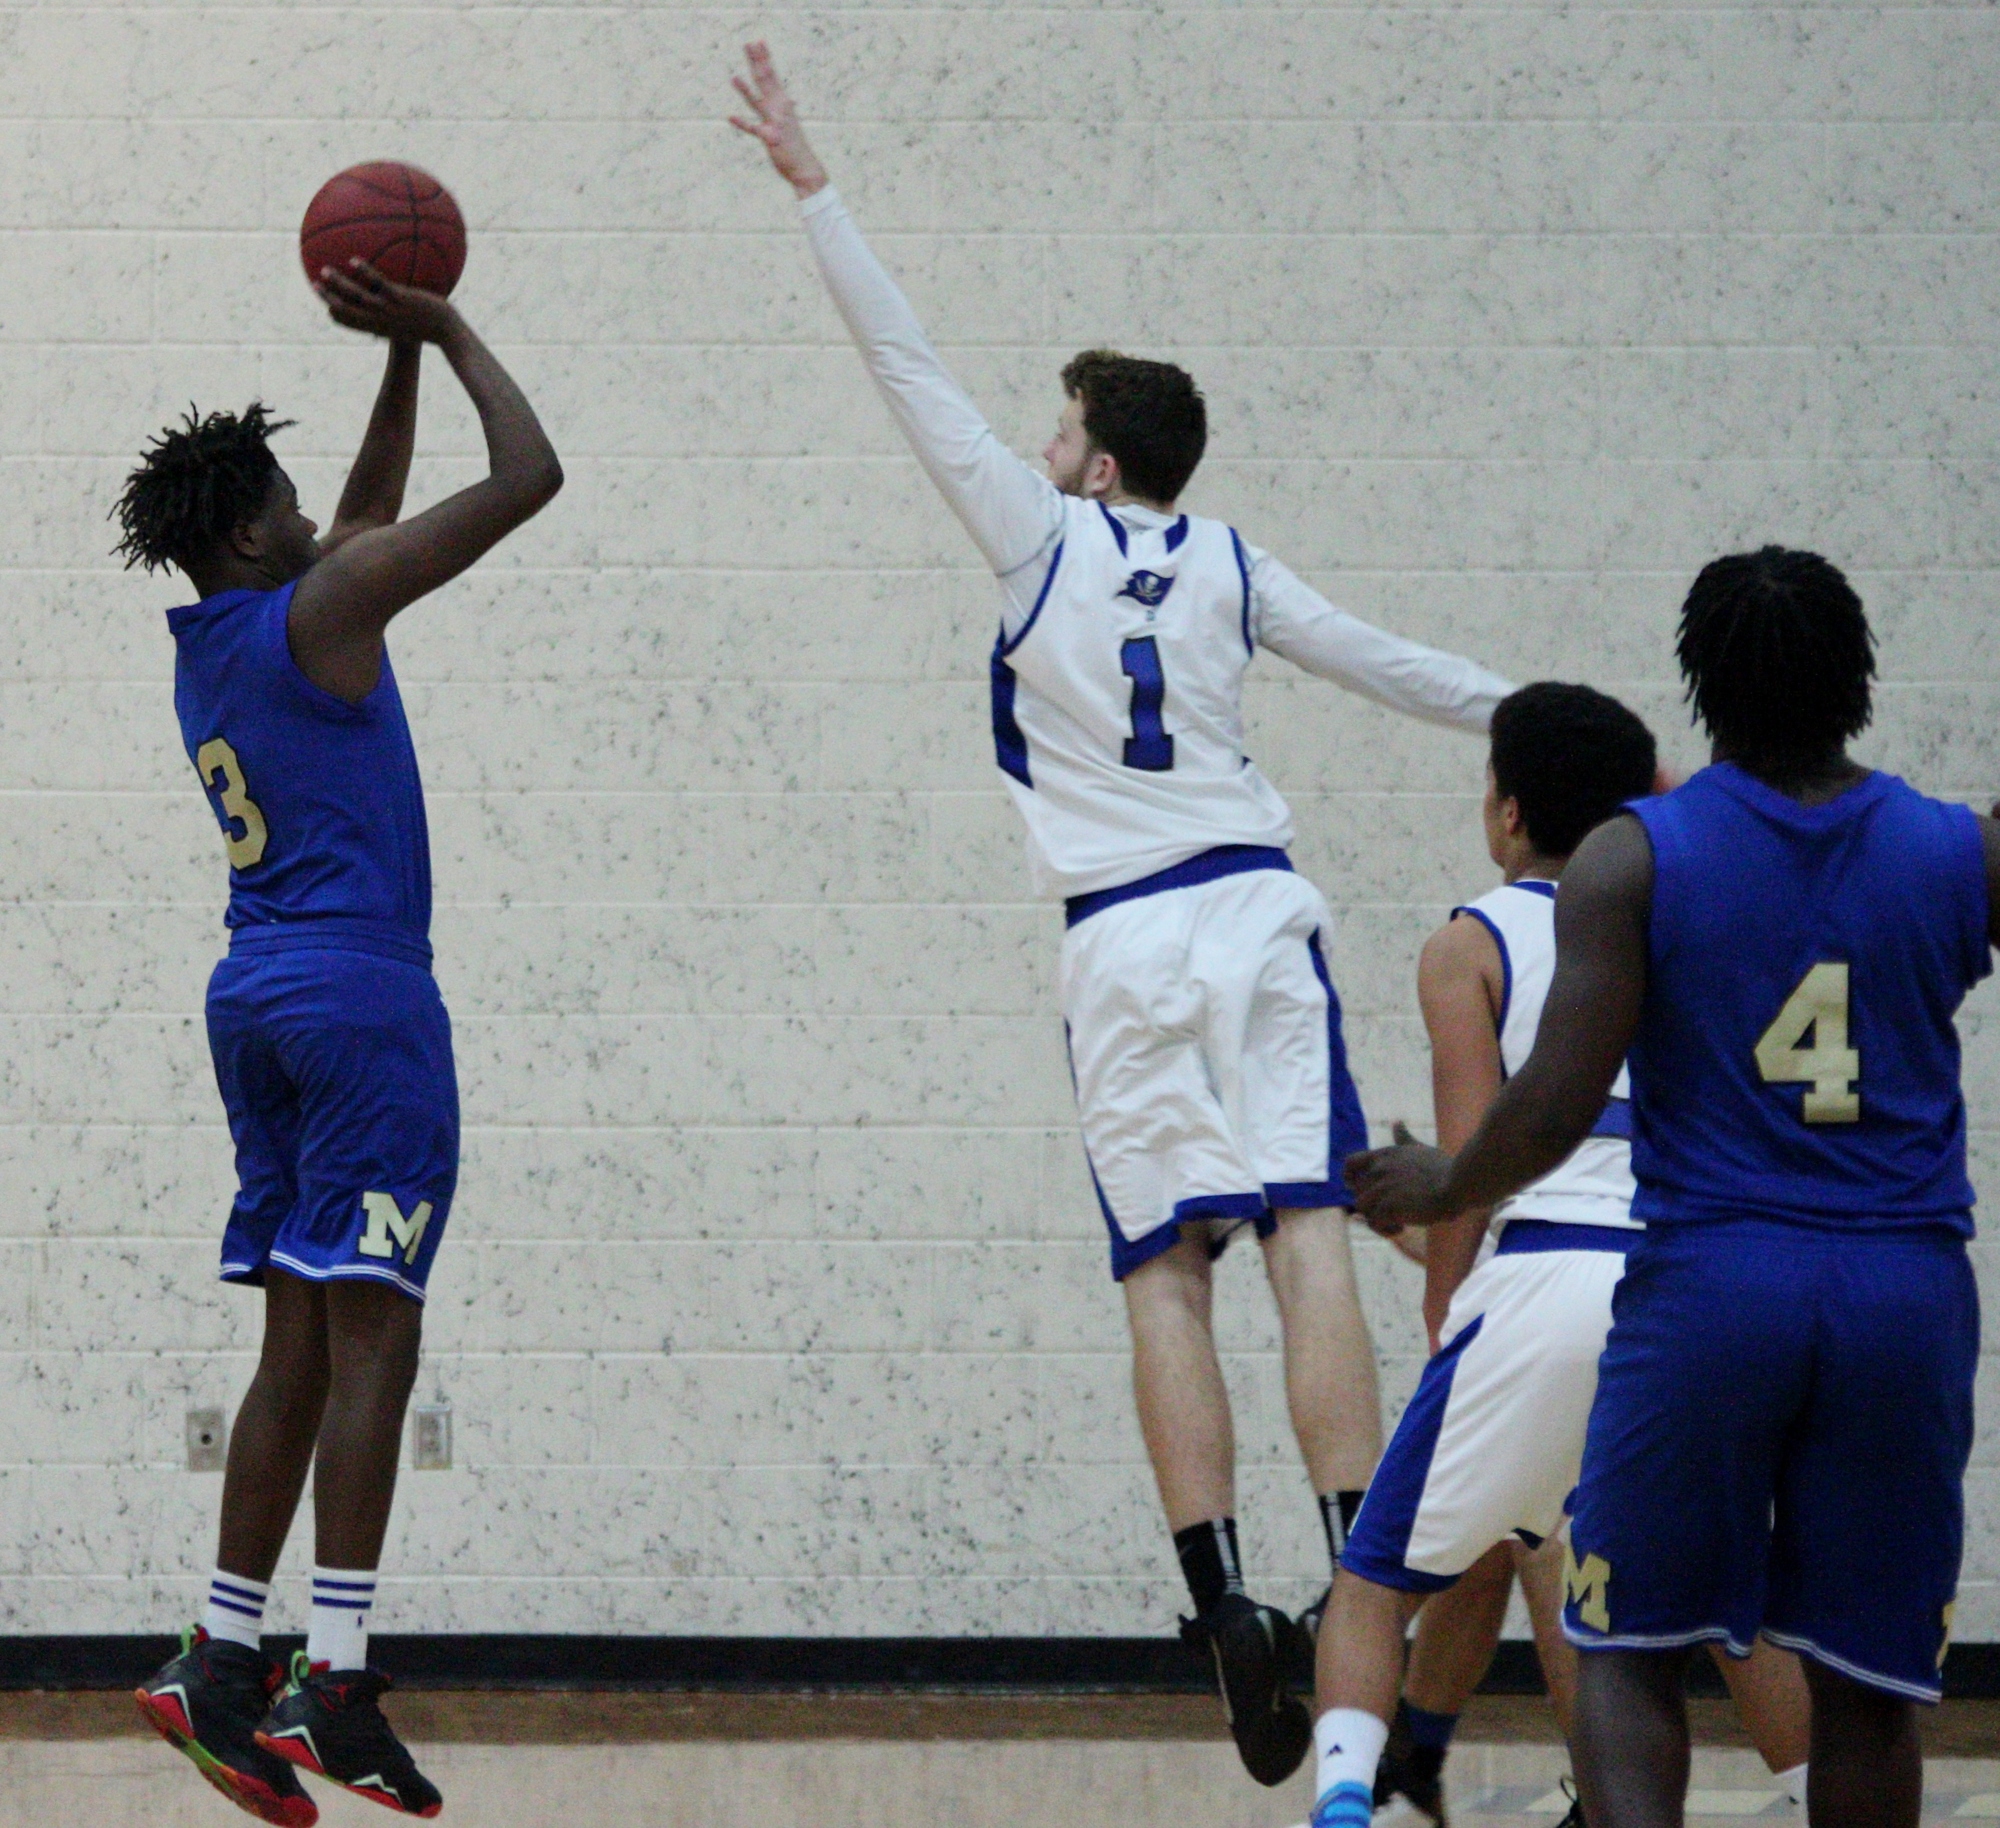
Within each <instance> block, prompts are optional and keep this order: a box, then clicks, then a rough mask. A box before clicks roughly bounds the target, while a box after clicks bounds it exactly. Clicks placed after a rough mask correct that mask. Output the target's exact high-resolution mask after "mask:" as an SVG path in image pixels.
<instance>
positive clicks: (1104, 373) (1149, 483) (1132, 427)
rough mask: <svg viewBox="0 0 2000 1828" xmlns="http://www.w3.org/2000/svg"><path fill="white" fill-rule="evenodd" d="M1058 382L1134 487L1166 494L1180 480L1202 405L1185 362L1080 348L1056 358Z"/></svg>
mask: <svg viewBox="0 0 2000 1828" xmlns="http://www.w3.org/2000/svg"><path fill="white" fill-rule="evenodd" d="M1062 384H1063V391H1064V392H1065V393H1066V394H1068V395H1069V397H1070V398H1071V399H1072V400H1081V401H1082V402H1083V429H1084V431H1085V432H1086V433H1087V434H1088V435H1089V437H1090V441H1091V443H1092V444H1094V445H1096V446H1097V448H1098V449H1099V450H1100V451H1105V452H1108V453H1109V454H1110V455H1111V456H1113V457H1115V458H1117V460H1118V473H1119V475H1120V476H1121V477H1122V478H1123V479H1124V483H1125V487H1126V488H1127V489H1129V490H1130V491H1131V492H1132V493H1133V494H1134V495H1137V496H1139V497H1140V498H1141V499H1143V500H1145V501H1158V502H1169V501H1173V500H1175V499H1176V498H1177V497H1178V496H1179V494H1180V492H1181V491H1182V490H1183V489H1184V488H1186V487H1187V483H1188V478H1189V477H1190V476H1192V475H1193V474H1194V470H1195V465H1196V464H1198V463H1199V462H1201V454H1202V451H1203V450H1204V449H1205V448H1206V447H1207V444H1208V408H1207V407H1206V406H1205V405H1204V404H1203V402H1202V397H1201V389H1200V388H1199V387H1197V386H1196V385H1195V384H1194V376H1193V375H1191V374H1189V373H1188V371H1187V370H1186V369H1185V368H1176V367H1175V366H1174V365H1173V363H1171V362H1149V361H1146V360H1145V359H1144V358H1142V357H1140V356H1135V355H1120V354H1119V353H1118V351H1117V350H1115V349H1086V350H1085V351H1084V352H1083V353H1082V354H1081V355H1077V356H1072V357H1071V358H1070V360H1069V362H1068V363H1067V364H1066V365H1065V366H1064V368H1063V371H1062Z"/></svg>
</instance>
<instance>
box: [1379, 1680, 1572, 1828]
mask: <svg viewBox="0 0 2000 1828" xmlns="http://www.w3.org/2000/svg"><path fill="white" fill-rule="evenodd" d="M1444 1758H1445V1755H1444V1753H1443V1752H1440V1751H1426V1750H1425V1749H1424V1747H1422V1746H1420V1745H1417V1744H1416V1743H1414V1742H1413V1741H1412V1740H1411V1738H1410V1717H1409V1713H1408V1711H1407V1707H1406V1704H1405V1703H1402V1702H1398V1703H1397V1704H1396V1716H1395V1718H1394V1719H1393V1720H1391V1721H1390V1722H1389V1742H1388V1744H1387V1745H1385V1746H1384V1747H1383V1748H1382V1762H1381V1763H1380V1764H1378V1765H1377V1766H1376V1767H1375V1819H1376V1820H1377V1821H1378V1822H1380V1823H1382V1824H1383V1828H1448V1824H1447V1823H1446V1820H1445V1813H1444ZM1558 1828H1563V1825H1562V1824H1558Z"/></svg>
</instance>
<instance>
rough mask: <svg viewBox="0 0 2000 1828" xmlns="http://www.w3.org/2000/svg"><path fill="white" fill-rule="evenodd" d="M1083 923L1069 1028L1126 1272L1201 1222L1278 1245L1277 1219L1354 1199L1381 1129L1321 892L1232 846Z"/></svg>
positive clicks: (1117, 1271)
mask: <svg viewBox="0 0 2000 1828" xmlns="http://www.w3.org/2000/svg"><path fill="white" fill-rule="evenodd" d="M1245 856H1248V857H1254V858H1264V859H1275V860H1276V861H1275V864H1273V863H1270V862H1264V863H1261V864H1260V863H1252V864H1250V865H1249V866H1248V867H1244V866H1243V864H1242V858H1243V857H1245ZM1218 860H1219V861H1218ZM1210 870H1213V871H1217V872H1219V873H1215V874H1212V875H1207V876H1206V878H1205V879H1204V872H1205V871H1210ZM1190 877H1192V878H1193V880H1188V878H1190ZM1167 879H1178V880H1179V881H1180V882H1181V883H1182V886H1167V887H1162V888H1157V889H1155V888H1152V887H1151V886H1150V885H1151V884H1152V883H1156V882H1161V881H1163V880H1167ZM1134 891H1138V892H1134ZM1080 909H1081V910H1083V912H1082V913H1079V910H1080ZM1070 911H1071V923H1072V924H1071V926H1070V929H1069V932H1068V935H1067V936H1066V937H1065V939H1064V941H1063V950H1062V966H1061V992H1062V1008H1063V1018H1064V1021H1065V1022H1066V1024H1067V1025H1068V1030H1069V1051H1070V1066H1071V1070H1072V1072H1073V1073H1074V1075H1075V1079H1076V1096H1077V1105H1078V1108H1079V1111H1080V1113H1081V1117H1082V1127H1083V1142H1084V1147H1085V1149H1086V1150H1087V1151H1088V1153H1089V1156H1090V1166H1091V1172H1092V1173H1093V1175H1094V1176H1095V1177H1096V1181H1097V1192H1098V1200H1099V1203H1100V1204H1101V1206H1102V1207H1103V1210H1104V1218H1105V1223H1106V1224H1107V1226H1108V1227H1109V1228H1110V1232H1111V1273H1112V1275H1113V1276H1114V1277H1116V1278H1118V1279H1119V1280H1121V1281H1122V1280H1123V1279H1124V1278H1125V1277H1126V1276H1128V1275H1129V1274H1131V1272H1132V1271H1133V1270H1135V1269H1137V1268H1138V1267H1139V1266H1140V1265H1141V1264H1143V1263H1146V1262H1149V1261H1150V1260H1151V1259H1152V1258H1154V1257H1156V1256H1158V1255H1159V1254H1160V1253H1161V1252H1162V1251H1164V1250H1167V1249H1168V1248H1170V1247H1171V1246H1172V1245H1173V1243H1174V1242H1175V1240H1176V1239H1177V1238H1178V1237H1179V1235H1180V1228H1181V1226H1182V1225H1184V1224H1187V1223H1189V1222H1190V1221H1202V1222H1203V1223H1204V1224H1206V1225H1207V1226H1208V1228H1209V1230H1210V1232H1211V1234H1212V1235H1214V1236H1216V1237H1217V1238H1218V1240H1219V1239H1221V1238H1226V1237H1227V1236H1228V1234H1229V1231H1230V1230H1232V1229H1234V1228H1235V1227H1236V1226H1238V1225H1242V1224H1246V1223H1250V1224H1255V1225H1256V1226H1257V1228H1258V1232H1259V1235H1260V1236H1267V1235H1269V1233H1270V1231H1271V1230H1272V1229H1273V1228H1274V1227H1275V1225H1276V1222H1277V1221H1276V1219H1275V1218H1274V1216H1273V1214H1274V1212H1276V1211H1277V1210H1279V1209H1283V1208H1294V1207H1315V1206H1346V1205H1347V1204H1349V1195H1348V1193H1347V1189H1346V1186H1345V1183H1344V1181H1343V1179H1342V1171H1341V1164H1342V1162H1343V1161H1344V1160H1345V1158H1346V1157H1347V1156H1348V1155H1349V1154H1351V1153H1352V1152H1353V1151H1354V1150H1356V1149H1362V1148H1366V1147H1367V1135H1368V1132H1367V1126H1366V1125H1365V1124H1364V1123H1363V1121H1362V1116H1361V1102H1360V1100H1359V1099H1358V1098H1357V1097H1356V1096H1355V1091H1354V1081H1353V1080H1352V1079H1351V1078H1350V1077H1349V1075H1348V1070H1347V1050H1346V1047H1345V1045H1344V1044H1343V1042H1342V1040H1341V1033H1340V1000H1339V998H1338V997H1336V996H1335V995H1334V990H1333V981H1332V979H1331V977H1330V976H1329V975H1328V973H1327V967H1326V950H1327V941H1328V939H1329V937H1330V935H1331V931H1332V919H1331V916H1330V915H1329V913H1328V911H1327V906H1326V902H1325V900H1324V898H1323V897H1322V896H1321V895H1320V892H1319V890H1317V889H1316V888H1314V887H1313V885H1312V884H1311V883H1310V882H1308V881H1307V880H1306V879H1305V878H1304V877H1303V876H1299V875H1295V874H1294V873H1293V872H1292V871H1291V869H1290V868H1289V867H1287V866H1285V864H1284V855H1283V853H1282V852H1279V851H1258V852H1246V851H1238V850H1231V851H1227V852H1208V853H1205V854H1204V855H1203V856H1202V857H1197V858H1194V859H1192V860H1191V861H1190V862H1189V863H1187V864H1182V865H1179V866H1177V867H1176V868H1175V869H1174V870H1170V871H1166V872H1163V874H1162V876H1161V877H1154V878H1149V879H1148V881H1147V883H1144V884H1135V885H1133V889H1132V890H1111V891H1107V892H1106V894H1104V895H1102V896H1090V897H1085V898H1081V899H1080V900H1079V901H1075V902H1072V903H1071V904H1070ZM1218 1221H1219V1223H1217V1222H1218ZM1212 1248H1214V1249H1219V1248H1220V1242H1219V1241H1218V1242H1217V1243H1215V1244H1214V1245H1213V1246H1212Z"/></svg>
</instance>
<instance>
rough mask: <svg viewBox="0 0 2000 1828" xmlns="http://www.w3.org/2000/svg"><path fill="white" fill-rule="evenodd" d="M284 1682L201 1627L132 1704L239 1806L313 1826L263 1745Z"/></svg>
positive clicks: (301, 1793) (286, 1772) (288, 1770)
mask: <svg viewBox="0 0 2000 1828" xmlns="http://www.w3.org/2000/svg"><path fill="white" fill-rule="evenodd" d="M284 1681H285V1678H284V1676H283V1674H282V1673H281V1672H280V1670H279V1668H278V1666H277V1664H275V1663H273V1662H272V1661H271V1660H270V1658H269V1657H267V1656H265V1655H264V1654H263V1653H262V1652H261V1651H255V1650H252V1649H250V1647H249V1646H248V1645H246V1644H231V1643H228V1642H226V1641H224V1640H222V1639H220V1638H211V1637H210V1636H209V1635H208V1633H207V1632H205V1631H203V1630H202V1629H201V1628H200V1626H195V1627H193V1628H192V1629H191V1630H188V1631H184V1632H183V1633H182V1634H181V1654H180V1655H179V1656H177V1657H176V1658H174V1660H173V1661H172V1662H171V1663H169V1664H168V1665H167V1666H166V1667H165V1668H164V1669H162V1670H161V1671H160V1673H159V1674H158V1675H156V1676H154V1677H153V1678H152V1680H151V1681H149V1682H147V1683H146V1685H145V1686H144V1687H143V1688H140V1689H137V1690H135V1691H134V1692H133V1697H132V1698H133V1699H134V1700H135V1701H137V1702H138V1704H139V1712H140V1713H141V1714H142V1715H143V1716H144V1717H145V1721H146V1724H147V1725H148V1726H150V1727H151V1728H152V1729H153V1730H154V1731H155V1732H156V1733H158V1734H159V1735H160V1737H161V1738H162V1739H164V1740H165V1741H166V1742H167V1743H168V1744H169V1745H170V1746H172V1747H173V1748H174V1749H175V1750H176V1751H178V1752H185V1753H186V1754H187V1756H188V1758H189V1759H190V1760H192V1761H193V1764H194V1767H195V1769H196V1770H197V1771H199V1772H200V1773H201V1774H202V1776H204V1777H205V1778H207V1779H208V1781H209V1782H210V1783H212V1784H213V1785H214V1786H215V1787H216V1788H217V1789H218V1790H220V1791H221V1792H222V1794H223V1795H224V1796H226V1797H228V1798H229V1800H230V1801H231V1802H232V1803H234V1804H235V1805H236V1806H237V1808H239V1809H247V1810H248V1811H249V1812H250V1813H251V1814H252V1815H254V1816H255V1817H256V1818H257V1819H258V1820H259V1821H260V1822H275V1823H277V1824H278V1825H279V1828H313V1824H314V1823H315V1822H317V1821H318V1820H319V1811H318V1809H316V1808H315V1807H314V1806H313V1800H312V1798H311V1797H309V1796H308V1795H307V1794H306V1793H305V1790H304V1788H303V1787H302V1786H301V1785H300V1783H299V1780H298V1776H297V1774H296V1773H295V1772H294V1771H293V1770H292V1767H291V1766H290V1765H288V1764H287V1763H286V1762H285V1761H284V1760H283V1759H282V1758H278V1757H275V1756H274V1755H273V1754H272V1753H270V1752H267V1751H266V1750H265V1749H264V1748H263V1747H262V1746H261V1745H259V1744H258V1743H257V1727H258V1724H259V1723H260V1722H261V1721H262V1720H263V1718H264V1716H265V1714H266V1713H268V1712H269V1711H270V1706H271V1697H272V1696H273V1695H274V1694H276V1693H277V1691H278V1690H279V1689H280V1688H282V1687H283V1686H284Z"/></svg>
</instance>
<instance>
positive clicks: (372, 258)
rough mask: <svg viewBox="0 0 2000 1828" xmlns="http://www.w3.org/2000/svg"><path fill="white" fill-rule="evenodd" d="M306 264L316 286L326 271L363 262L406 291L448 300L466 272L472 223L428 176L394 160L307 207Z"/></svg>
mask: <svg viewBox="0 0 2000 1828" xmlns="http://www.w3.org/2000/svg"><path fill="white" fill-rule="evenodd" d="M299 258H300V259H301V260H302V261H304V263H305V269H306V278H307V280H308V281H309V282H311V283H313V284H317V283H318V281H319V275H320V269H321V268H322V267H344V266H346V265H347V263H348V262H349V261H350V260H354V259H361V260H365V261H367V262H369V263H370V264H371V265H372V266H374V267H375V268H376V270H377V271H378V272H380V273H381V274H382V276H383V277H384V278H385V279H393V280H394V281H396V283H397V284H399V285H405V286H421V287H423V289H424V290H425V291H426V292H436V293H438V294H440V295H441V296H448V295H449V294H450V292H451V289H452V287H453V286H455V285H457V284H458V276H459V275H460V274H461V273H463V272H464V271H465V218H464V217H463V216H461V215H460V214H459V213H458V205H457V204H456V203H455V202H454V201H453V200H452V195H451V192H450V191H448V190H446V189H445V187H444V186H443V185H442V184H440V183H439V182H438V181H437V179H435V178H434V177H432V176H431V175H430V173H429V172H427V171H419V170H418V169H417V168H416V167H415V166H414V165H404V164H402V163H400V162H399V161H397V160H395V159H377V160H374V161H372V162H371V163H369V164H366V165H351V166H349V167H348V169H347V170H345V171H343V172H341V173H339V174H338V175H337V176H335V177H331V178H329V179H327V181H326V182H325V183H324V184H322V185H321V186H320V188H319V194H318V195H317V196H316V197H314V198H313V200H312V202H311V203H310V204H308V205H307V206H306V216H305V220H304V221H303V222H302V223H300V225H299Z"/></svg>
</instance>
